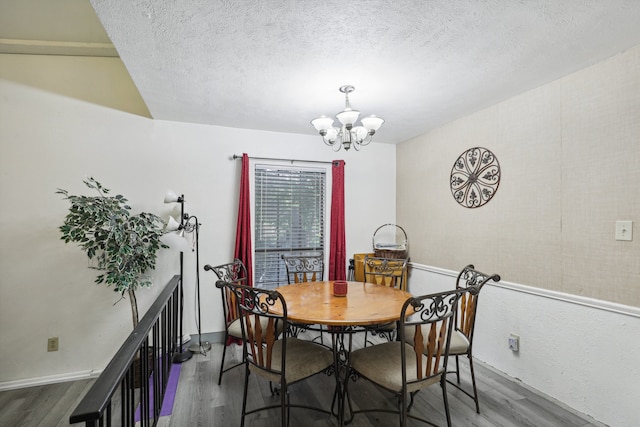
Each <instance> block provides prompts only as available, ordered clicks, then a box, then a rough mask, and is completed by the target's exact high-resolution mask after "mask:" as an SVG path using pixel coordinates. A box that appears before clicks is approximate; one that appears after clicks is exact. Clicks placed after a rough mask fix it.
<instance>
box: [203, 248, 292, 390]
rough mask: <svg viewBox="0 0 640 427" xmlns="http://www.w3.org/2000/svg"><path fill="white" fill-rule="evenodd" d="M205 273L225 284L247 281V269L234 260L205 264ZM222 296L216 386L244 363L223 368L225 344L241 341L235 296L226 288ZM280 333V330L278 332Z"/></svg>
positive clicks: (221, 289) (239, 261)
mask: <svg viewBox="0 0 640 427" xmlns="http://www.w3.org/2000/svg"><path fill="white" fill-rule="evenodd" d="M204 269H205V271H213V272H214V273H215V274H216V276H217V277H218V280H224V281H225V282H230V283H235V284H240V285H242V284H245V283H246V281H247V269H246V267H245V265H244V263H243V262H242V261H241V260H239V259H237V258H236V259H234V260H233V262H229V263H226V264H221V265H216V266H214V267H212V266H211V265H209V264H207V265H205V266H204ZM220 291H221V294H222V313H223V315H224V341H223V342H222V344H223V346H224V347H223V350H222V360H221V361H220V374H219V375H218V385H220V384H221V383H222V374H223V373H225V372H227V371H228V370H230V369H233V368H237V367H238V366H242V365H243V364H244V362H243V361H242V362H239V363H236V364H235V365H233V366H229V367H228V368H226V369H225V368H224V360H225V357H226V354H227V344H229V342H228V341H229V339H230V338H231V339H234V338H235V339H236V340H242V330H241V326H240V321H239V319H238V308H237V306H236V301H235V295H234V294H233V293H231V292H229V290H228V289H226V288H220ZM280 332H282V329H281V330H280Z"/></svg>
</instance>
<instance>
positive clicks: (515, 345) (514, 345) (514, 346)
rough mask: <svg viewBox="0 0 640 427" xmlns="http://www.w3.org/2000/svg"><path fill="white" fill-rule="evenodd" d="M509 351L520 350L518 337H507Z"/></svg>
mask: <svg viewBox="0 0 640 427" xmlns="http://www.w3.org/2000/svg"><path fill="white" fill-rule="evenodd" d="M509 350H511V351H513V352H517V351H519V350H520V337H519V336H517V335H513V334H511V335H509Z"/></svg>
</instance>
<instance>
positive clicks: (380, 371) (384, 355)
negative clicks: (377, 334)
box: [350, 341, 443, 392]
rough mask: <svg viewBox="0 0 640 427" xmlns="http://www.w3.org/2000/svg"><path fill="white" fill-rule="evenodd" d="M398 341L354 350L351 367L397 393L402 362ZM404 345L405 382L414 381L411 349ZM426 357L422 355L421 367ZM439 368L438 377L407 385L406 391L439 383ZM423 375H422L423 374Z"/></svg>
mask: <svg viewBox="0 0 640 427" xmlns="http://www.w3.org/2000/svg"><path fill="white" fill-rule="evenodd" d="M401 345H402V343H400V342H399V341H392V342H387V343H384V344H378V345H373V346H369V347H365V348H361V349H359V350H355V351H354V352H352V353H351V355H350V363H351V367H352V368H353V369H355V370H356V371H358V372H359V373H360V374H362V375H363V376H365V377H367V378H368V379H370V380H371V381H373V382H375V383H377V384H380V385H381V386H383V387H385V388H387V389H389V390H392V391H395V392H399V391H401V390H402V360H401V358H400V357H401V356H400V346H401ZM405 345H406V347H407V348H406V359H407V382H408V383H409V382H411V381H416V380H417V379H418V377H417V369H416V358H415V353H414V351H413V347H411V346H410V345H408V344H405ZM426 359H427V356H425V355H422V366H423V367H424V366H426ZM442 371H443V370H442V367H440V370H439V373H438V375H436V376H434V377H431V378H429V379H428V380H423V381H421V382H419V383H413V384H408V385H407V391H409V392H413V391H416V390H420V389H422V388H424V387H428V386H430V385H432V384H434V383H437V382H438V381H440V376H441V375H442ZM423 374H424V373H423Z"/></svg>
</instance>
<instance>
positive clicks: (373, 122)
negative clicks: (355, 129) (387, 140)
mask: <svg viewBox="0 0 640 427" xmlns="http://www.w3.org/2000/svg"><path fill="white" fill-rule="evenodd" d="M360 121H361V122H362V126H364V127H365V129H367V130H368V131H369V132H371V131H374V132H375V131H377V130H378V129H380V126H382V124H383V123H384V120H383V119H381V118H380V117H376V116H374V115H373V114H372V115H370V116H368V117H365V118H363V119H362V120H360Z"/></svg>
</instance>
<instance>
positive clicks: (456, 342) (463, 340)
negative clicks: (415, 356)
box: [405, 325, 469, 355]
mask: <svg viewBox="0 0 640 427" xmlns="http://www.w3.org/2000/svg"><path fill="white" fill-rule="evenodd" d="M428 328H429V327H428V326H426V325H422V335H423V336H424V337H425V339H424V343H425V348H426V343H427V340H426V336H427V333H428ZM405 331H406V332H405V336H406V340H407V343H409V344H411V345H413V327H412V326H405ZM468 349H469V340H468V339H467V337H466V336H465V334H463V333H462V332H460V331H455V330H454V331H453V335H451V344H450V345H449V354H451V355H457V354H466V353H467V350H468Z"/></svg>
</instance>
